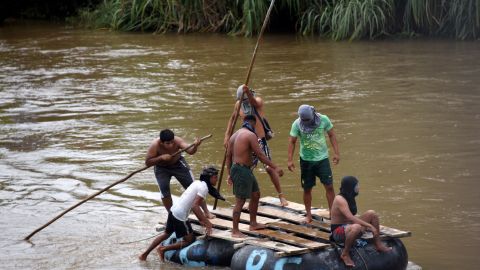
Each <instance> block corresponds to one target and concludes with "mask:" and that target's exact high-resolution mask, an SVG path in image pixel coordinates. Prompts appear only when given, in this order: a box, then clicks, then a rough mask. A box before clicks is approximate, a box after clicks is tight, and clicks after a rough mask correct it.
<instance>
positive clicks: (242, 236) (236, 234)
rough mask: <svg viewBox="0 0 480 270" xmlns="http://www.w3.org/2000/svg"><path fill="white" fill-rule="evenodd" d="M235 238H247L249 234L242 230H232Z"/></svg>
mask: <svg viewBox="0 0 480 270" xmlns="http://www.w3.org/2000/svg"><path fill="white" fill-rule="evenodd" d="M232 237H233V238H247V236H246V235H245V234H243V233H241V232H232Z"/></svg>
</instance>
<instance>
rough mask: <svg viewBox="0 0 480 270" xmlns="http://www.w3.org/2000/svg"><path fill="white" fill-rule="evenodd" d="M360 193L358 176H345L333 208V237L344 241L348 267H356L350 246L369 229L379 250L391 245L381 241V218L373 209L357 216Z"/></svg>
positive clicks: (386, 249) (344, 255)
mask: <svg viewBox="0 0 480 270" xmlns="http://www.w3.org/2000/svg"><path fill="white" fill-rule="evenodd" d="M358 193H359V186H358V180H357V178H355V177H353V176H345V177H343V179H342V183H341V186H340V193H339V194H338V195H337V196H335V199H334V200H333V204H332V210H331V216H332V221H331V232H332V233H331V238H332V240H333V241H335V242H337V243H344V244H345V248H344V249H343V251H342V254H341V255H340V258H341V259H342V260H343V262H344V263H345V265H346V266H347V267H355V263H354V262H353V260H352V258H351V257H350V248H351V247H352V246H353V244H354V242H355V240H356V239H357V238H359V237H360V236H362V234H363V233H364V232H365V231H366V230H368V231H371V232H372V233H373V242H374V245H375V248H376V249H377V251H378V252H388V251H390V250H392V248H391V247H387V246H385V245H384V244H383V243H382V241H380V220H379V218H378V215H377V214H376V213H375V211H373V210H368V211H367V212H365V213H363V214H362V215H361V216H359V217H356V216H355V215H356V214H357V203H356V201H355V197H356V196H357V195H358Z"/></svg>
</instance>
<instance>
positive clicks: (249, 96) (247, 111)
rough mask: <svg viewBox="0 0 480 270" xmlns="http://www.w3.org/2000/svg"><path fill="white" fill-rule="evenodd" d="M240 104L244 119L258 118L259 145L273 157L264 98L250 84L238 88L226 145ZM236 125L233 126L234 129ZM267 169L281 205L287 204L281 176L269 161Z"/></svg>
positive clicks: (256, 130) (226, 135) (241, 114)
mask: <svg viewBox="0 0 480 270" xmlns="http://www.w3.org/2000/svg"><path fill="white" fill-rule="evenodd" d="M242 95H243V100H241V101H240V98H241V97H242ZM238 106H241V107H240V111H239V112H240V116H241V119H242V121H243V120H245V116H247V115H253V116H254V117H255V119H256V124H255V126H254V128H255V132H256V134H257V136H258V145H259V146H260V148H261V149H262V151H263V153H264V154H265V155H266V156H267V158H268V159H270V160H271V159H272V157H271V155H270V149H269V147H268V144H267V136H273V135H272V134H266V132H267V131H266V130H265V127H264V125H266V120H265V118H264V112H263V100H262V98H260V97H258V96H256V95H255V92H254V91H253V90H250V89H249V88H248V86H246V85H240V86H239V87H238V89H237V102H236V103H235V108H234V111H233V113H232V115H231V116H230V119H229V121H228V126H227V131H226V132H225V139H224V146H225V147H227V146H228V140H229V137H228V136H229V135H230V134H231V132H232V130H231V129H230V127H231V125H232V123H233V121H234V119H235V116H236V113H237V111H238ZM233 128H234V127H232V129H233ZM269 138H271V137H269ZM256 162H257V161H256V160H255V161H254V164H253V166H254V167H255V166H256V165H257V164H256ZM262 162H263V161H262ZM263 164H264V167H265V170H266V171H267V173H268V176H269V177H270V180H271V181H272V183H273V185H274V186H275V190H276V191H277V193H278V198H279V199H280V205H281V206H287V205H288V201H287V199H286V198H285V195H284V194H283V193H282V187H281V186H280V176H279V175H278V173H277V172H276V170H274V169H273V168H271V167H270V166H268V165H267V163H265V162H263Z"/></svg>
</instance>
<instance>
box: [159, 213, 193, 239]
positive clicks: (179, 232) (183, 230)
mask: <svg viewBox="0 0 480 270" xmlns="http://www.w3.org/2000/svg"><path fill="white" fill-rule="evenodd" d="M165 232H166V233H167V234H169V235H170V234H172V233H173V232H175V236H176V237H177V238H181V237H184V236H185V235H188V234H191V233H193V230H192V225H190V222H189V221H188V220H187V221H181V220H178V219H177V218H176V217H175V216H174V215H173V214H172V212H168V219H167V227H166V228H165Z"/></svg>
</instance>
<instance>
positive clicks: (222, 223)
mask: <svg viewBox="0 0 480 270" xmlns="http://www.w3.org/2000/svg"><path fill="white" fill-rule="evenodd" d="M189 219H190V220H192V221H195V222H198V220H197V217H196V216H195V215H190V216H189ZM210 222H211V223H212V225H213V226H214V227H216V228H222V229H230V230H231V229H232V228H233V224H232V222H231V221H229V220H224V219H220V218H214V219H210ZM238 228H239V230H240V231H241V232H242V233H246V234H250V235H256V236H265V237H268V238H270V239H273V240H276V241H280V242H284V243H288V244H292V245H295V246H301V247H307V248H309V249H318V248H325V247H328V246H330V245H328V244H324V243H319V242H315V241H311V240H308V239H304V238H301V237H298V236H293V235H289V234H285V233H281V232H278V231H273V230H270V229H262V230H254V231H250V228H249V225H247V224H243V223H240V224H238Z"/></svg>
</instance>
